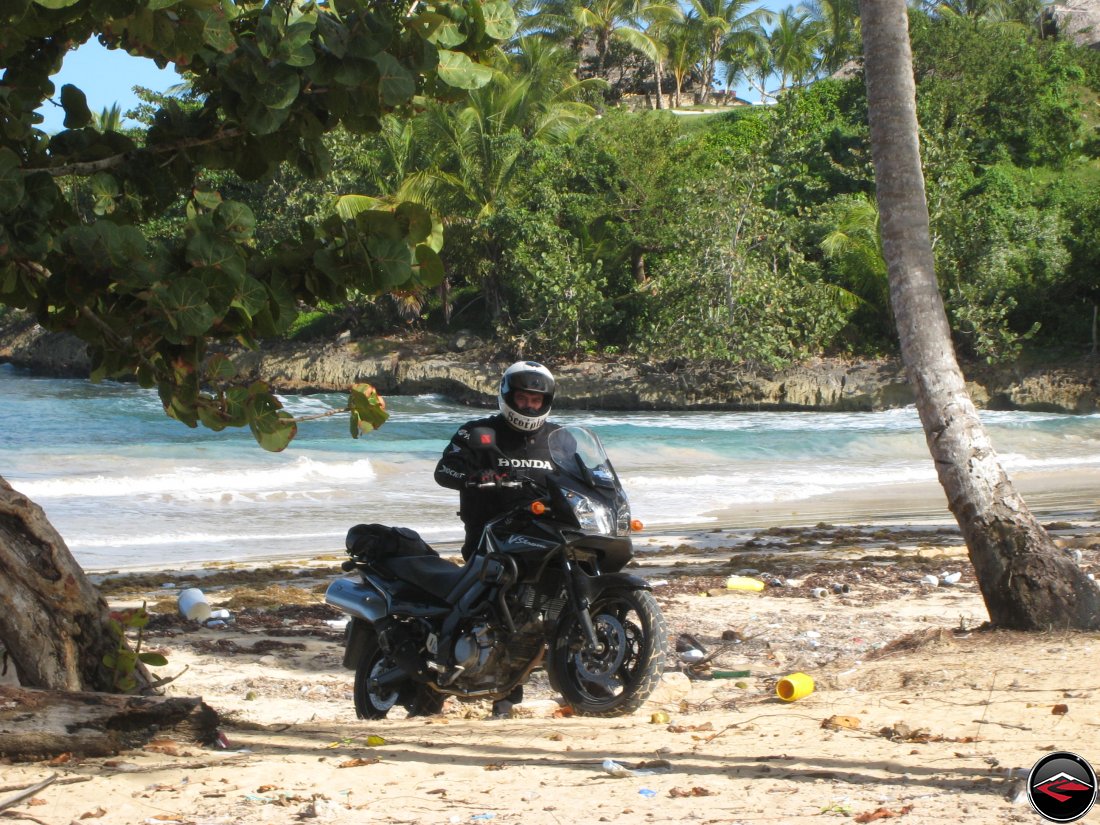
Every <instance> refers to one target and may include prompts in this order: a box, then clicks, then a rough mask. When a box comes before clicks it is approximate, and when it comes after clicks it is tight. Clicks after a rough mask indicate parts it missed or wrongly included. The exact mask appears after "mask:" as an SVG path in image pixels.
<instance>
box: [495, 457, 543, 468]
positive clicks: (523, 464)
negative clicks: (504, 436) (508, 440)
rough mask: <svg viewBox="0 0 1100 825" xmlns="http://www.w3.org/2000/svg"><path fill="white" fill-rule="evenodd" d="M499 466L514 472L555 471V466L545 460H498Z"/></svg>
mask: <svg viewBox="0 0 1100 825" xmlns="http://www.w3.org/2000/svg"><path fill="white" fill-rule="evenodd" d="M497 466H499V467H511V468H512V469H513V470H553V469H554V465H553V464H551V463H550V462H549V461H547V460H546V459H543V458H498V459H497Z"/></svg>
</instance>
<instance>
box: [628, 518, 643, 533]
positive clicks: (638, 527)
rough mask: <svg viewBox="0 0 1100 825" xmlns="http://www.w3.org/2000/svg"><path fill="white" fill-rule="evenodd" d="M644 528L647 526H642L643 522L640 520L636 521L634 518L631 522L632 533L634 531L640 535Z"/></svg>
mask: <svg viewBox="0 0 1100 825" xmlns="http://www.w3.org/2000/svg"><path fill="white" fill-rule="evenodd" d="M644 528H645V525H644V524H642V522H641V521H639V520H638V519H636V518H632V519H631V520H630V529H631V530H632V531H634V532H635V533H640V532H642V530H643V529H644Z"/></svg>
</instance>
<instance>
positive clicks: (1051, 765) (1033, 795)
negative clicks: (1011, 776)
mask: <svg viewBox="0 0 1100 825" xmlns="http://www.w3.org/2000/svg"><path fill="white" fill-rule="evenodd" d="M1027 798H1028V801H1029V802H1030V803H1031V807H1032V808H1034V809H1035V812H1036V813H1037V814H1039V816H1041V817H1043V818H1044V819H1048V820H1050V821H1051V822H1074V821H1076V820H1078V819H1080V818H1081V817H1083V816H1084V815H1085V814H1087V813H1088V812H1089V810H1090V809H1091V808H1092V806H1093V803H1095V802H1096V773H1095V772H1094V771H1093V769H1092V765H1090V764H1089V763H1088V762H1086V761H1085V760H1084V759H1082V758H1081V757H1080V756H1078V755H1077V754H1075V753H1069V752H1068V751H1057V752H1055V753H1048V754H1047V755H1046V756H1044V757H1043V758H1042V759H1040V760H1039V761H1038V762H1036V763H1035V767H1034V768H1032V769H1031V774H1030V775H1029V776H1028V778H1027Z"/></svg>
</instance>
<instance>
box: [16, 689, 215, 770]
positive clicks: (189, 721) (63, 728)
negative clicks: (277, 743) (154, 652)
mask: <svg viewBox="0 0 1100 825" xmlns="http://www.w3.org/2000/svg"><path fill="white" fill-rule="evenodd" d="M217 725H218V714H217V712H216V711H215V710H213V709H212V708H210V707H209V706H207V705H206V704H205V703H204V702H203V701H202V699H200V698H194V697H163V696H123V695H119V694H115V693H73V692H68V691H60V690H35V689H32V688H22V687H11V686H5V685H0V756H6V757H8V758H10V759H15V760H27V759H46V758H49V757H53V756H58V755H60V754H63V753H71V754H73V755H74V756H113V755H115V754H117V753H119V752H120V751H124V750H128V749H130V748H136V747H141V746H142V745H144V744H145V743H147V742H148V741H149V740H151V739H152V738H154V737H155V736H157V735H159V734H164V733H172V734H175V735H177V736H179V737H180V738H182V739H184V740H186V741H189V742H195V743H198V744H202V745H212V744H214V743H215V742H216V740H217V735H218V731H217Z"/></svg>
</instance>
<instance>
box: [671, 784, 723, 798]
mask: <svg viewBox="0 0 1100 825" xmlns="http://www.w3.org/2000/svg"><path fill="white" fill-rule="evenodd" d="M668 795H669V796H671V797H672V798H673V799H684V798H687V797H691V796H717V795H718V792H717V791H710V790H707V789H706V788H701V787H699V786H698V785H696V786H695V787H692V788H669V791H668Z"/></svg>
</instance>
